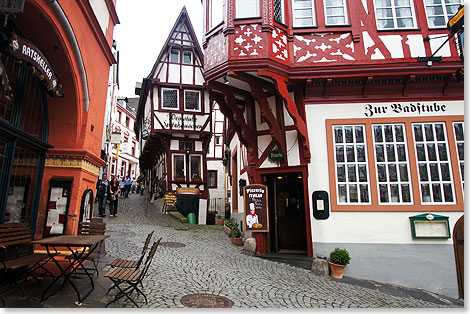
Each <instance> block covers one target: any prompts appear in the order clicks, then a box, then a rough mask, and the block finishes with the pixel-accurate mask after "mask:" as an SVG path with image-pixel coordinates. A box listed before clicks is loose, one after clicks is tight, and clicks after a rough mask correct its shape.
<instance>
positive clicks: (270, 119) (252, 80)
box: [230, 72, 287, 153]
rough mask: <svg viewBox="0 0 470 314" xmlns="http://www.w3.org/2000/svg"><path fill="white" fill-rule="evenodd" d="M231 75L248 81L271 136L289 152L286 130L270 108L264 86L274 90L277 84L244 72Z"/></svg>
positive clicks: (282, 148) (283, 149)
mask: <svg viewBox="0 0 470 314" xmlns="http://www.w3.org/2000/svg"><path fill="white" fill-rule="evenodd" d="M230 76H233V77H235V78H237V79H239V80H241V81H244V82H246V83H248V85H250V88H251V94H252V96H253V98H254V99H255V100H256V102H257V103H258V105H259V108H260V111H261V115H262V116H263V117H264V119H265V120H266V122H267V123H268V126H269V132H270V133H271V137H272V138H273V140H274V141H275V143H276V144H277V146H278V147H279V148H280V149H281V150H282V151H283V152H286V153H287V149H286V138H285V134H284V132H282V130H281V126H280V125H279V123H278V120H276V118H275V117H274V115H273V113H272V111H271V109H270V108H269V104H268V99H267V97H266V95H265V93H264V91H263V88H262V86H266V87H267V88H268V89H269V90H274V88H275V86H274V85H272V84H271V83H269V82H267V81H265V80H262V79H258V78H256V77H254V76H252V75H249V74H246V73H243V72H234V73H230ZM260 81H263V82H266V84H263V83H262V82H260ZM268 84H269V85H268ZM271 85H272V86H271Z"/></svg>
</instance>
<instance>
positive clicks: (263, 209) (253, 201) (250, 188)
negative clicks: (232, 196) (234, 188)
mask: <svg viewBox="0 0 470 314" xmlns="http://www.w3.org/2000/svg"><path fill="white" fill-rule="evenodd" d="M243 204H244V207H245V216H244V217H245V231H246V232H269V210H268V187H267V186H265V185H262V184H250V185H247V186H245V188H244V190H243Z"/></svg>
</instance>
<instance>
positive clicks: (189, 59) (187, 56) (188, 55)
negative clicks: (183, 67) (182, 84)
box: [183, 51, 193, 64]
mask: <svg viewBox="0 0 470 314" xmlns="http://www.w3.org/2000/svg"><path fill="white" fill-rule="evenodd" d="M183 64H193V53H192V52H191V51H183Z"/></svg>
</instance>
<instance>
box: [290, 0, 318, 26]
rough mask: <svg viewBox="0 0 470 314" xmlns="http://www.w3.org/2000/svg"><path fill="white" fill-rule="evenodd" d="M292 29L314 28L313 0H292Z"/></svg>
mask: <svg viewBox="0 0 470 314" xmlns="http://www.w3.org/2000/svg"><path fill="white" fill-rule="evenodd" d="M292 5H293V10H294V27H302V26H315V25H316V19H315V7H314V5H313V0H293V4H292Z"/></svg>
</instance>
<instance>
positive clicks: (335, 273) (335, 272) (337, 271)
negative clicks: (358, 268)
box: [328, 262, 346, 278]
mask: <svg viewBox="0 0 470 314" xmlns="http://www.w3.org/2000/svg"><path fill="white" fill-rule="evenodd" d="M328 264H330V275H331V277H333V278H343V273H344V269H345V268H346V265H338V264H335V263H332V262H328Z"/></svg>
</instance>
